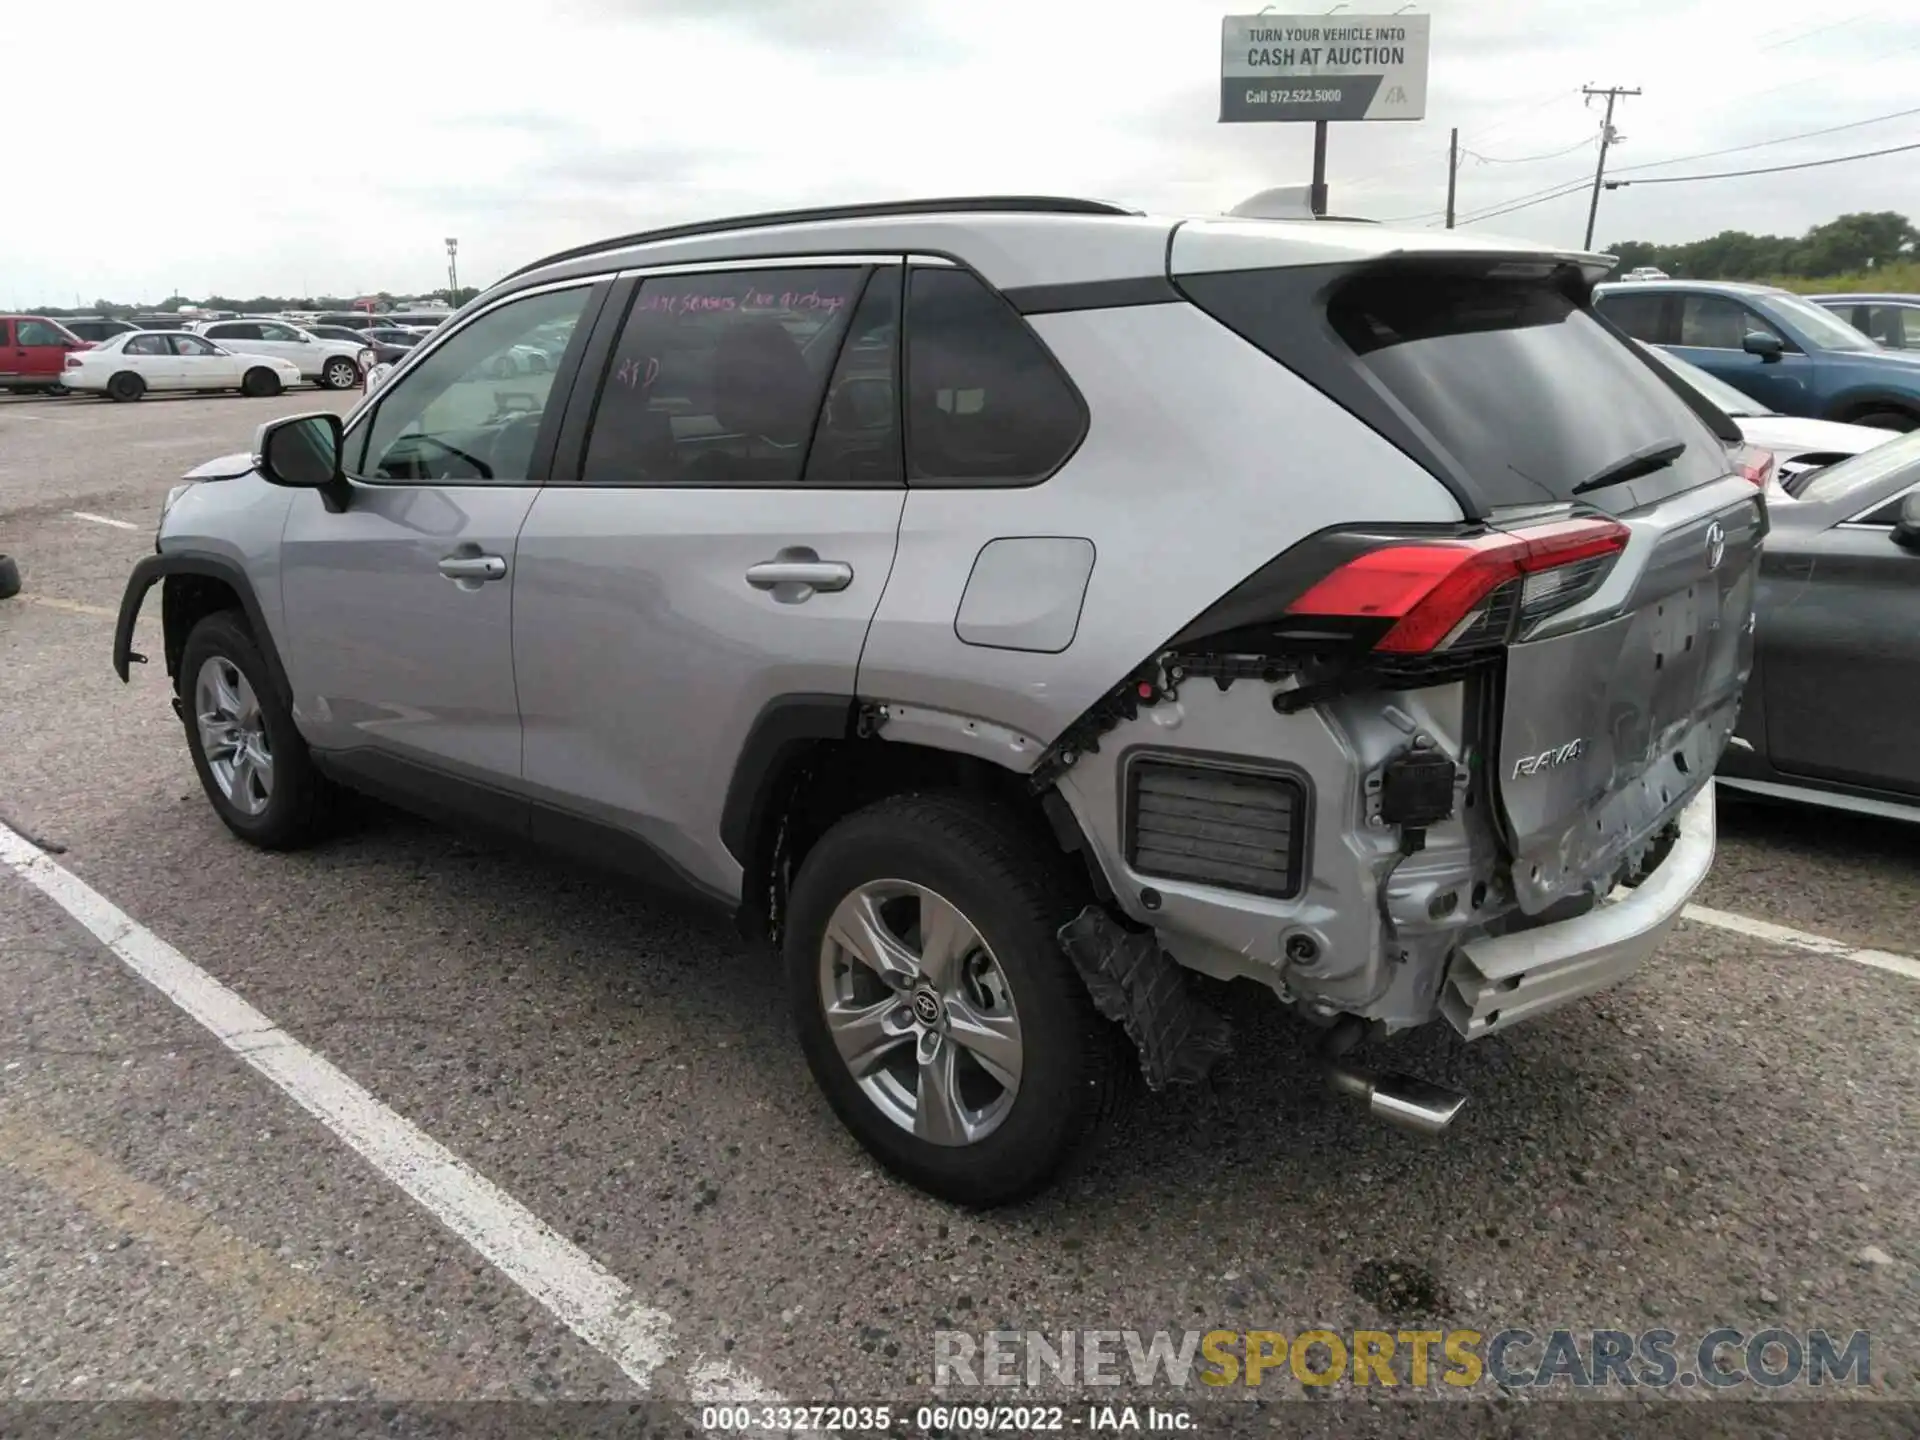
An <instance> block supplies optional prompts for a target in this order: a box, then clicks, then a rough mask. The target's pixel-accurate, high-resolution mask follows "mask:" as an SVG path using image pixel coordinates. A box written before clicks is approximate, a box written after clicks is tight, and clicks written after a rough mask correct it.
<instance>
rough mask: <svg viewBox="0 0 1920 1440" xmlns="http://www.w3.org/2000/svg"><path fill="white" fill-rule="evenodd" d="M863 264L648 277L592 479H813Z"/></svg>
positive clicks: (599, 428)
mask: <svg viewBox="0 0 1920 1440" xmlns="http://www.w3.org/2000/svg"><path fill="white" fill-rule="evenodd" d="M867 275H868V271H867V270H866V269H864V268H862V267H857V266H848V267H845V268H826V267H821V268H799V267H796V268H794V269H790V270H784V269H783V270H736V271H715V272H712V273H709V274H702V275H663V276H657V277H655V278H653V279H650V280H646V281H644V282H642V284H641V286H640V289H639V290H638V292H636V294H635V295H634V300H633V306H632V308H631V309H630V310H629V311H628V312H627V318H626V323H625V325H624V326H623V327H622V329H621V332H620V339H619V341H618V343H617V344H616V345H615V346H614V351H613V355H612V357H611V359H610V360H609V362H608V368H607V375H606V379H605V381H604V382H603V384H602V385H601V389H600V399H599V403H598V406H597V407H596V409H595V411H594V416H593V424H592V428H591V430H590V431H589V432H588V436H587V453H586V460H585V463H584V465H583V467H582V471H581V477H580V478H581V480H582V481H583V482H585V483H586V484H589V485H723V486H766V485H795V484H798V483H800V478H801V473H802V467H803V466H804V465H805V464H806V459H807V445H808V442H809V441H810V440H811V439H812V438H813V431H814V422H815V421H816V420H817V419H818V418H819V415H820V403H821V399H822V397H823V396H824V395H825V393H826V388H827V379H828V376H829V375H830V374H831V373H832V371H833V368H834V362H835V359H836V358H837V357H838V355H839V353H840V341H841V338H842V337H843V336H844V335H845V334H846V331H847V325H848V322H849V321H850V320H851V318H852V314H853V310H854V306H855V302H856V301H857V300H858V299H859V298H860V292H861V290H862V288H863V286H864V285H865V283H866V280H867Z"/></svg>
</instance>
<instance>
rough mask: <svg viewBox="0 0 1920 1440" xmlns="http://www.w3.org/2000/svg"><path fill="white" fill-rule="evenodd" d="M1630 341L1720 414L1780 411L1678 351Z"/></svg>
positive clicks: (1749, 414) (1734, 414) (1735, 416)
mask: <svg viewBox="0 0 1920 1440" xmlns="http://www.w3.org/2000/svg"><path fill="white" fill-rule="evenodd" d="M1633 343H1634V344H1636V345H1640V348H1641V349H1642V350H1644V351H1646V352H1647V354H1649V355H1651V356H1652V357H1653V359H1654V361H1655V362H1656V363H1657V364H1659V365H1661V366H1663V367H1665V368H1666V369H1668V370H1671V371H1672V372H1673V373H1674V374H1675V375H1678V376H1679V377H1680V378H1681V379H1682V380H1684V381H1686V382H1687V384H1689V385H1691V386H1692V387H1693V388H1694V389H1696V390H1698V391H1699V392H1700V393H1701V394H1702V395H1704V396H1706V397H1707V399H1709V400H1711V401H1712V402H1713V404H1714V406H1715V408H1716V409H1718V410H1719V411H1720V413H1721V414H1723V415H1727V416H1730V417H1732V418H1733V419H1736V420H1737V419H1739V418H1740V417H1741V416H1743V415H1745V416H1749V417H1752V416H1759V415H1778V414H1779V413H1780V412H1779V411H1778V410H1769V409H1768V408H1767V407H1766V406H1764V405H1762V404H1761V403H1760V402H1759V401H1758V400H1756V399H1754V398H1753V397H1752V396H1751V395H1745V394H1742V393H1741V392H1740V391H1738V390H1736V389H1734V388H1733V386H1731V385H1729V384H1727V383H1726V382H1725V381H1724V380H1716V379H1714V378H1713V376H1711V375H1709V374H1708V373H1707V372H1706V371H1704V370H1702V369H1701V368H1700V367H1699V366H1698V365H1689V364H1688V363H1687V362H1686V361H1685V360H1682V359H1681V358H1680V357H1679V356H1678V355H1669V354H1668V353H1667V352H1666V351H1665V350H1662V349H1661V348H1660V347H1659V346H1658V345H1641V344H1640V342H1639V341H1638V340H1636V341H1634V342H1633Z"/></svg>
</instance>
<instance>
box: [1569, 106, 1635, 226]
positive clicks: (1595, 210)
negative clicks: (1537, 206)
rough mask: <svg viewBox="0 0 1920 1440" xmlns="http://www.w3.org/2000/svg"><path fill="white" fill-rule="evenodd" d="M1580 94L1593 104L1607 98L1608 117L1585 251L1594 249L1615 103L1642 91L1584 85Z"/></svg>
mask: <svg viewBox="0 0 1920 1440" xmlns="http://www.w3.org/2000/svg"><path fill="white" fill-rule="evenodd" d="M1580 93H1581V94H1582V95H1585V96H1586V97H1587V103H1588V104H1589V105H1591V104H1592V103H1593V97H1594V96H1596V95H1604V96H1606V97H1607V116H1606V119H1604V120H1602V121H1601V122H1600V161H1599V163H1598V164H1597V165H1595V166H1594V167H1593V198H1592V199H1591V200H1589V201H1588V202H1587V241H1586V244H1585V245H1584V246H1583V247H1582V248H1583V249H1587V250H1591V249H1593V222H1594V221H1595V220H1596V219H1598V218H1599V215H1600V183H1601V181H1603V180H1604V179H1605V178H1606V174H1607V147H1608V146H1609V145H1611V144H1613V139H1614V136H1613V102H1614V101H1616V100H1618V99H1619V98H1620V97H1621V96H1622V95H1638V94H1639V93H1640V89H1639V87H1638V86H1635V87H1634V88H1633V89H1631V90H1629V89H1627V88H1626V87H1625V86H1623V85H1605V86H1601V85H1583V86H1581V87H1580Z"/></svg>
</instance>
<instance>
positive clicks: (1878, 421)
mask: <svg viewBox="0 0 1920 1440" xmlns="http://www.w3.org/2000/svg"><path fill="white" fill-rule="evenodd" d="M1853 423H1854V424H1855V425H1867V426H1870V427H1872V428H1873V429H1875V430H1898V431H1899V432H1900V433H1901V434H1903V435H1904V434H1905V433H1906V432H1907V431H1909V430H1912V429H1913V428H1914V427H1915V426H1917V425H1920V416H1914V415H1912V414H1910V413H1909V412H1907V411H1905V410H1893V409H1887V410H1869V411H1868V412H1867V413H1866V414H1865V415H1860V416H1856V417H1855V418H1854V421H1853Z"/></svg>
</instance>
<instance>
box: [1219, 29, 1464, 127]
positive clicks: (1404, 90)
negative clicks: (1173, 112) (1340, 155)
mask: <svg viewBox="0 0 1920 1440" xmlns="http://www.w3.org/2000/svg"><path fill="white" fill-rule="evenodd" d="M1432 18H1433V17H1432V16H1430V15H1347V14H1337V15H1272V14H1268V15H1229V16H1227V17H1226V19H1225V20H1223V21H1222V22H1221V26H1220V31H1221V34H1220V41H1221V44H1220V118H1221V119H1222V120H1223V121H1245V120H1419V119H1422V118H1424V117H1425V115H1426V113H1427V35H1428V29H1429V26H1430V24H1431V21H1432Z"/></svg>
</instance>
